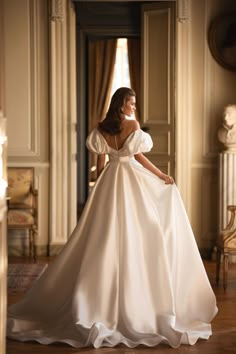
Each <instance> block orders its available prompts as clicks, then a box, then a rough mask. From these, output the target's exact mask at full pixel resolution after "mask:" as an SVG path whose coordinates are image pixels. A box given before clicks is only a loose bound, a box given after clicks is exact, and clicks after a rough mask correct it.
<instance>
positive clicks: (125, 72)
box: [111, 38, 130, 96]
mask: <svg viewBox="0 0 236 354" xmlns="http://www.w3.org/2000/svg"><path fill="white" fill-rule="evenodd" d="M122 86H126V87H130V74H129V61H128V48H127V38H118V40H117V48H116V61H115V69H114V77H113V82H112V90H111V96H112V95H113V93H114V92H115V91H116V90H117V89H118V88H119V87H122Z"/></svg>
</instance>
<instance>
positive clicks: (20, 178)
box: [7, 167, 34, 208]
mask: <svg viewBox="0 0 236 354" xmlns="http://www.w3.org/2000/svg"><path fill="white" fill-rule="evenodd" d="M7 172H8V196H9V197H10V201H9V207H10V208H32V206H33V204H32V203H33V195H32V193H31V191H32V189H33V187H34V169H33V168H32V167H24V168H21V167H20V168H18V167H8V169H7Z"/></svg>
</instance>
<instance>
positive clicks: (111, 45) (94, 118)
mask: <svg viewBox="0 0 236 354" xmlns="http://www.w3.org/2000/svg"><path fill="white" fill-rule="evenodd" d="M116 45H117V40H116V39H108V40H95V41H92V40H91V41H89V131H91V129H93V128H94V127H96V125H97V123H98V122H99V121H100V120H101V119H103V118H104V117H105V114H106V111H107V108H108V104H109V98H110V93H111V88H112V79H113V74H114V66H115V58H116Z"/></svg>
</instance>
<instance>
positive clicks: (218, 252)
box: [216, 248, 221, 286]
mask: <svg viewBox="0 0 236 354" xmlns="http://www.w3.org/2000/svg"><path fill="white" fill-rule="evenodd" d="M220 262H221V250H220V249H219V248H217V252H216V285H217V286H218V285H219V280H220Z"/></svg>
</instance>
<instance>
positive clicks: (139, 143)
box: [131, 129, 153, 154]
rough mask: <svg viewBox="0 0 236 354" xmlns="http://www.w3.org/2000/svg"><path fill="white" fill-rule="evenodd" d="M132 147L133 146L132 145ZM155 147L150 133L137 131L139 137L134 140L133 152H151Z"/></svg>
mask: <svg viewBox="0 0 236 354" xmlns="http://www.w3.org/2000/svg"><path fill="white" fill-rule="evenodd" d="M131 145H132V144H131ZM152 147H153V141H152V138H151V136H150V135H149V134H148V133H145V132H144V131H143V130H141V129H140V130H138V131H137V137H136V139H134V140H133V146H132V149H131V150H132V152H133V153H134V154H139V153H141V152H149V151H150V150H151V149H152Z"/></svg>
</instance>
